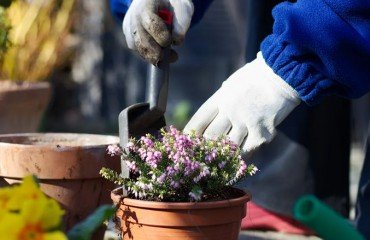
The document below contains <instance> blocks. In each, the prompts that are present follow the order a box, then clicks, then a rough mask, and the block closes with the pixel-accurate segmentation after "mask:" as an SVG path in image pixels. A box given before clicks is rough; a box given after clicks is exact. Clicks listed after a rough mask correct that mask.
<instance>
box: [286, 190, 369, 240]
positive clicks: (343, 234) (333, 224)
mask: <svg viewBox="0 0 370 240" xmlns="http://www.w3.org/2000/svg"><path fill="white" fill-rule="evenodd" d="M293 212H294V217H295V218H296V219H297V220H298V221H300V222H302V223H303V224H304V225H306V226H308V227H309V228H311V229H312V230H314V231H315V232H316V233H317V235H318V236H319V237H321V238H323V239H328V240H330V239H333V240H341V239H343V240H365V238H364V237H363V236H362V235H361V234H360V233H359V232H357V230H356V229H355V228H354V227H353V226H352V225H351V224H350V223H349V221H348V220H347V219H345V218H343V217H342V216H340V215H339V214H338V213H336V212H335V211H333V210H332V209H331V208H330V207H329V206H327V205H326V204H324V203H323V202H321V201H320V200H319V199H317V198H316V197H314V196H312V195H306V196H303V197H301V198H300V199H299V200H298V201H297V202H296V203H295V206H294V211H293Z"/></svg>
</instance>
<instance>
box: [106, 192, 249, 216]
mask: <svg viewBox="0 0 370 240" xmlns="http://www.w3.org/2000/svg"><path fill="white" fill-rule="evenodd" d="M232 188H234V189H236V190H238V191H239V192H240V193H241V194H243V195H242V196H241V197H237V198H232V199H227V200H218V201H207V202H155V201H147V200H138V199H132V198H125V197H122V191H123V188H122V187H119V188H116V189H114V190H113V191H112V192H111V194H112V195H113V196H117V195H118V196H119V195H121V201H120V204H124V205H127V206H131V207H139V208H149V209H168V210H170V209H209V208H225V207H233V206H240V205H241V204H245V203H246V202H248V201H250V200H251V194H250V193H249V192H246V191H244V190H242V189H239V188H235V187H232Z"/></svg>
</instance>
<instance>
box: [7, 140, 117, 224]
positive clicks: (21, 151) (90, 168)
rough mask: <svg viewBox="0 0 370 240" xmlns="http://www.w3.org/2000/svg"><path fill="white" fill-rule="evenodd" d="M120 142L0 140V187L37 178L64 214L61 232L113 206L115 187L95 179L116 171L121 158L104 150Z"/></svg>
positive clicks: (101, 179) (107, 182)
mask: <svg viewBox="0 0 370 240" xmlns="http://www.w3.org/2000/svg"><path fill="white" fill-rule="evenodd" d="M118 142H119V139H118V137H115V136H103V135H90V134H65V133H46V134H37V133H35V134H33V133H32V134H7V135H0V176H1V180H0V186H1V185H2V186H4V185H9V184H12V183H16V182H19V181H20V180H21V179H22V178H23V177H24V176H26V175H29V174H35V175H36V176H37V177H38V178H39V180H40V186H41V190H42V191H43V192H44V193H45V194H47V195H48V196H50V197H52V198H54V199H56V200H57V201H58V202H59V203H60V204H61V206H62V208H63V209H65V210H66V215H65V219H64V220H65V221H64V222H65V227H66V229H67V230H68V229H70V228H71V227H72V226H73V225H75V224H76V223H78V222H80V221H81V220H83V219H85V218H86V216H88V215H89V214H90V213H92V212H93V211H94V210H95V209H96V208H97V207H98V206H99V205H101V204H111V200H110V199H109V194H110V192H111V191H112V189H114V188H115V187H116V186H114V185H113V184H112V183H110V182H109V181H107V180H104V179H103V178H101V176H100V175H99V171H100V169H101V168H102V167H109V168H112V169H114V170H116V171H119V170H120V160H119V157H117V156H115V157H111V156H109V155H108V154H107V152H106V148H107V146H108V145H109V144H117V143H118Z"/></svg>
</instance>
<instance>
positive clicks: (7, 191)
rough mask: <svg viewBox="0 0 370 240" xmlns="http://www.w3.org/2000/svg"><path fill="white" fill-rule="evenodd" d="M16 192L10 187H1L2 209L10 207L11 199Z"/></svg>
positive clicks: (0, 205)
mask: <svg viewBox="0 0 370 240" xmlns="http://www.w3.org/2000/svg"><path fill="white" fill-rule="evenodd" d="M12 194H14V189H13V188H10V187H4V188H0V209H1V210H8V209H9V200H10V199H11V197H12Z"/></svg>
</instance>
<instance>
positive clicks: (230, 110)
mask: <svg viewBox="0 0 370 240" xmlns="http://www.w3.org/2000/svg"><path fill="white" fill-rule="evenodd" d="M299 103H300V99H299V96H298V94H297V92H296V91H295V90H294V89H293V88H292V87H291V86H289V85H288V84H287V83H286V82H285V81H284V80H283V79H282V78H281V77H279V76H278V75H276V74H275V73H274V72H273V70H272V69H271V68H270V67H269V66H268V65H267V64H266V62H265V60H264V59H263V56H262V54H261V53H258V55H257V58H256V59H255V60H254V61H252V62H250V63H248V64H246V65H245V66H244V67H242V68H240V69H239V70H238V71H236V72H235V73H234V74H232V75H231V76H230V77H229V78H228V79H227V80H226V81H225V82H224V83H223V84H222V87H221V88H220V89H219V90H218V91H217V92H216V93H215V94H214V95H213V96H211V98H209V99H208V100H207V101H206V102H205V103H204V104H203V105H202V106H201V107H200V109H199V110H198V111H197V112H196V113H195V115H194V116H193V117H192V119H191V120H190V121H189V123H188V124H187V126H186V127H185V132H190V131H191V130H195V131H196V132H197V133H200V134H203V135H204V136H205V137H207V138H217V137H219V136H221V135H228V136H229V138H230V139H231V140H232V141H234V142H235V143H237V144H238V145H241V147H242V149H243V151H245V152H248V153H249V152H252V151H254V150H255V149H257V148H259V147H260V146H261V145H262V144H263V143H266V142H270V141H271V140H272V138H273V137H274V135H275V134H276V128H275V127H276V126H277V125H278V124H280V123H281V121H283V120H284V119H285V117H286V116H287V115H288V114H289V113H290V112H291V111H292V110H293V109H294V108H295V107H296V106H297V105H298V104H299Z"/></svg>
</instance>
